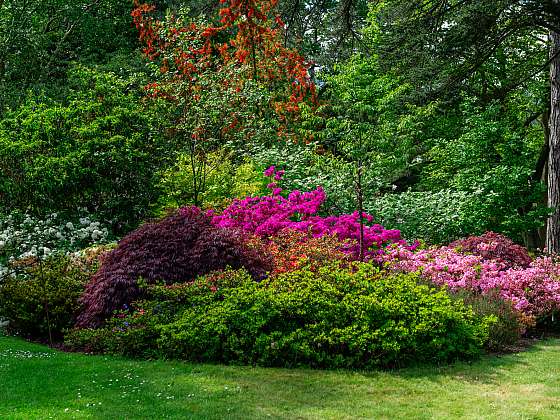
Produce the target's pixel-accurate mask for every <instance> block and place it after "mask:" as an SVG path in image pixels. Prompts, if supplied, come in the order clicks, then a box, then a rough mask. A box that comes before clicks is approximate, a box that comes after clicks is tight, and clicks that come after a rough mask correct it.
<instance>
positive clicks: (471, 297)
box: [455, 290, 534, 351]
mask: <svg viewBox="0 0 560 420" xmlns="http://www.w3.org/2000/svg"><path fill="white" fill-rule="evenodd" d="M455 296H456V297H457V298H459V299H462V300H463V302H465V304H467V305H468V306H470V307H471V308H473V310H474V312H475V313H476V314H477V315H479V316H482V317H485V316H486V317H487V316H494V317H495V319H496V322H494V323H492V324H491V325H490V329H489V335H488V340H487V342H486V348H487V349H488V350H490V351H504V350H508V348H511V347H512V346H514V345H515V344H516V343H517V342H518V341H519V339H520V338H521V337H522V336H523V334H524V333H525V332H526V329H527V325H531V324H533V325H534V323H533V321H531V319H529V318H528V317H527V316H526V315H524V314H523V313H522V312H520V311H516V310H515V309H514V308H513V304H512V303H511V302H510V301H507V300H504V298H503V297H501V296H500V294H499V292H498V291H497V290H496V291H494V292H493V293H488V294H484V295H483V294H475V293H472V292H469V291H467V290H463V291H458V292H456V293H455Z"/></svg>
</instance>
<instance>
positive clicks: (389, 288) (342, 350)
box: [66, 265, 495, 368]
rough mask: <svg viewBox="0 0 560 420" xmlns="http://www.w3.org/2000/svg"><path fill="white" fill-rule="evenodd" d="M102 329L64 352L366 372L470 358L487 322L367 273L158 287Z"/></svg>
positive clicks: (231, 277)
mask: <svg viewBox="0 0 560 420" xmlns="http://www.w3.org/2000/svg"><path fill="white" fill-rule="evenodd" d="M149 295H151V296H152V299H151V300H148V301H143V302H140V303H138V304H137V305H136V311H134V312H132V313H127V312H123V313H122V315H121V316H117V317H116V318H114V319H113V321H112V322H111V323H110V324H109V325H108V326H107V327H106V328H101V329H97V330H87V329H86V330H76V331H74V332H72V333H71V334H70V335H69V336H67V338H66V343H67V344H68V345H72V346H76V347H78V348H80V347H81V348H84V347H85V348H86V349H88V350H90V351H92V350H93V351H108V352H112V353H117V354H126V355H129V356H143V357H154V356H159V357H161V356H165V357H173V358H180V359H186V360H194V361H213V362H223V363H243V364H259V365H266V366H297V365H308V366H315V367H330V368H337V367H346V368H372V367H376V366H400V365H404V364H408V363H411V362H419V361H424V362H441V361H448V360H453V359H455V358H459V357H461V358H463V357H466V358H470V357H473V356H475V355H477V354H478V353H479V351H480V349H481V348H482V346H483V345H484V343H485V342H486V339H487V337H488V327H489V325H491V324H492V323H493V322H494V321H495V319H494V318H493V317H489V318H484V319H483V318H477V317H476V316H475V315H474V314H473V312H472V311H471V309H469V308H468V307H465V306H463V304H462V302H459V301H453V300H452V299H451V298H450V297H449V296H448V294H447V293H446V292H445V291H443V290H440V291H436V290H434V289H431V288H429V287H428V286H421V285H418V283H417V278H416V276H414V275H404V274H397V275H391V274H388V273H379V272H378V271H377V270H376V269H374V268H373V267H372V266H371V265H360V266H357V267H355V268H348V269H345V268H341V267H338V266H336V265H326V266H325V267H322V268H320V269H319V270H318V271H316V272H314V271H310V270H309V269H306V268H304V269H301V270H296V271H294V272H291V273H286V274H281V275H279V276H278V277H277V278H274V279H271V280H269V281H264V282H261V283H256V282H255V281H253V280H252V279H251V277H250V276H248V275H247V274H246V273H244V272H225V273H224V274H221V275H218V276H213V277H210V278H206V279H205V278H202V279H200V280H198V281H196V282H195V283H194V284H192V285H186V286H184V285H183V286H179V285H176V286H171V287H165V286H159V287H155V288H152V289H151V293H150V291H149Z"/></svg>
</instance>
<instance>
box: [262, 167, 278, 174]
mask: <svg viewBox="0 0 560 420" xmlns="http://www.w3.org/2000/svg"><path fill="white" fill-rule="evenodd" d="M275 169H276V167H275V166H271V167H269V168H268V169H266V170H265V171H264V172H263V173H264V176H272V175H274V171H275Z"/></svg>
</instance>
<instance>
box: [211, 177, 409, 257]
mask: <svg viewBox="0 0 560 420" xmlns="http://www.w3.org/2000/svg"><path fill="white" fill-rule="evenodd" d="M264 174H265V176H268V177H270V178H271V179H272V180H273V181H276V182H271V183H270V184H268V188H269V189H270V190H271V194H270V195H268V196H262V197H247V198H244V199H242V200H235V201H234V202H233V203H232V204H231V205H230V206H229V207H227V208H226V209H225V210H224V211H223V213H221V214H219V215H213V219H212V223H213V224H214V225H215V226H217V227H220V228H236V229H242V230H243V231H245V232H249V233H253V234H255V235H258V236H260V237H265V238H270V237H272V236H274V235H277V234H278V233H279V232H280V231H282V230H284V229H292V230H297V231H301V232H306V233H309V235H310V236H312V237H316V238H317V237H321V236H324V235H336V236H337V237H338V238H339V240H340V241H341V242H343V243H344V244H343V246H344V247H345V250H346V251H347V252H348V253H350V254H351V255H353V256H355V257H356V258H357V257H358V255H359V251H360V249H359V245H358V241H359V238H360V215H359V212H357V211H356V212H354V213H352V214H342V215H339V216H320V215H318V213H319V210H320V208H321V206H322V205H323V203H324V202H325V200H326V196H325V192H324V191H323V189H322V188H321V187H318V188H317V189H315V190H314V191H309V192H300V191H297V190H296V191H292V192H290V193H289V194H287V197H284V196H283V195H281V193H282V189H281V188H279V187H278V184H277V181H280V180H281V179H282V175H283V174H284V171H282V170H276V168H275V167H274V166H271V167H270V168H268V169H267V170H266V171H265V172H264ZM363 218H364V220H365V222H366V225H365V226H364V249H365V250H366V253H365V254H366V258H368V259H371V258H373V257H374V256H376V255H378V254H379V253H380V252H381V250H382V249H383V248H384V247H386V246H388V245H390V244H398V245H400V246H403V248H404V249H410V250H411V249H414V248H415V245H413V246H412V247H408V246H407V245H406V242H405V241H404V240H402V238H401V233H400V231H398V230H390V229H385V228H384V227H383V226H381V225H379V224H373V225H369V224H370V223H371V222H372V221H373V217H372V216H371V215H369V214H365V213H364V214H363Z"/></svg>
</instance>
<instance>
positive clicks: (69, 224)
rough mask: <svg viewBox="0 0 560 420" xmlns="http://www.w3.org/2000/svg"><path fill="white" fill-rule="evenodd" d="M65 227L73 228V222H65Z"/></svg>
mask: <svg viewBox="0 0 560 420" xmlns="http://www.w3.org/2000/svg"><path fill="white" fill-rule="evenodd" d="M66 229H68V230H72V229H74V224H73V223H72V222H68V223H66Z"/></svg>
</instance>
